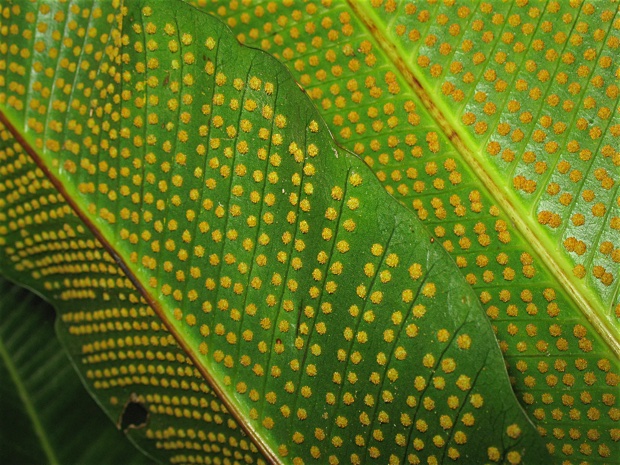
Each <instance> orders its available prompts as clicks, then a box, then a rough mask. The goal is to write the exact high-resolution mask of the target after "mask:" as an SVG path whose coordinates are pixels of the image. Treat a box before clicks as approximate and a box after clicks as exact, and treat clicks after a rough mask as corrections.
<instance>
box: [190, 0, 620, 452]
mask: <svg viewBox="0 0 620 465" xmlns="http://www.w3.org/2000/svg"><path fill="white" fill-rule="evenodd" d="M197 3H198V4H199V6H200V7H201V8H202V9H204V10H206V11H209V12H211V13H212V14H214V15H216V16H218V17H220V18H222V19H223V20H225V21H226V22H227V24H228V25H229V26H230V27H231V28H232V29H233V30H234V32H235V34H236V35H237V38H238V40H240V41H241V42H243V43H247V44H248V45H251V46H255V47H260V48H263V49H264V50H267V51H269V53H272V54H274V56H276V57H278V58H279V59H280V60H281V61H283V62H284V63H285V64H287V66H288V68H289V69H290V71H291V72H292V73H293V74H294V76H295V77H296V79H297V80H298V81H299V82H300V84H301V85H302V86H303V87H304V89H305V90H306V92H307V93H308V95H309V96H310V97H311V98H313V99H314V100H315V103H316V105H317V108H318V109H319V111H320V112H321V114H322V115H323V117H324V118H325V119H326V121H327V123H328V126H329V127H330V129H331V131H332V133H333V134H334V136H335V138H336V140H337V141H338V142H339V143H340V144H342V146H344V147H346V148H348V149H349V150H351V151H353V152H355V153H357V154H358V155H360V156H361V157H362V158H363V159H364V160H365V161H366V163H367V164H368V165H369V166H371V168H372V169H373V170H374V171H375V173H376V175H377V177H378V178H379V179H380V180H381V181H382V183H383V184H384V186H385V188H386V189H387V190H388V191H389V192H390V193H392V194H393V195H394V196H395V197H396V199H398V200H400V201H401V202H402V203H403V204H404V205H405V206H407V207H409V208H410V209H412V210H414V211H415V212H416V214H417V216H418V218H419V219H421V220H422V221H423V222H424V223H425V225H426V228H427V230H428V231H429V232H430V233H431V234H432V235H433V237H434V238H435V239H436V240H437V241H438V242H440V243H441V244H442V245H443V246H444V248H445V249H446V250H447V251H448V252H449V253H450V254H451V255H452V256H453V258H454V260H455V261H456V263H457V265H458V266H459V268H460V269H461V272H462V274H463V275H464V276H465V278H466V280H467V281H468V282H469V283H470V285H471V286H472V287H473V289H474V290H475V292H476V294H477V295H478V297H479V300H480V301H481V303H482V305H483V307H484V309H485V310H486V313H487V315H488V316H489V318H490V319H491V320H492V322H493V325H494V328H495V330H496V334H497V336H498V339H499V342H500V346H501V347H502V350H503V352H504V357H505V359H506V361H507V363H508V369H509V374H510V376H511V378H512V380H513V383H514V388H515V390H516V392H517V395H518V398H519V399H520V401H521V402H522V404H523V406H524V407H525V408H526V409H527V411H528V412H529V414H530V417H531V418H532V419H533V421H535V422H536V424H537V425H538V427H539V429H540V431H541V433H542V434H543V435H544V437H545V442H546V443H547V447H548V449H549V450H550V451H552V452H553V453H554V455H555V456H556V457H557V460H558V461H560V462H562V461H567V462H571V463H579V462H580V461H582V460H583V461H586V462H595V461H602V462H608V461H610V460H617V459H615V456H616V455H617V453H616V451H617V450H618V447H619V446H618V441H619V440H620V430H619V429H618V427H617V422H618V420H619V419H620V416H619V415H620V411H619V408H618V401H619V400H618V399H619V396H618V381H619V378H618V373H619V363H618V354H619V353H620V351H619V346H620V343H619V341H620V337H619V334H618V308H620V307H618V303H619V302H618V299H619V298H620V296H619V293H618V288H619V284H618V283H619V279H618V272H619V266H618V260H619V257H620V255H618V250H620V235H619V233H618V229H617V228H618V208H619V204H618V202H619V197H618V183H619V177H620V174H619V169H618V163H619V161H618V160H619V159H618V147H619V143H618V135H619V133H618V61H617V56H618V51H617V49H618V44H619V39H618V36H619V27H620V22H619V20H618V11H617V8H618V7H617V4H615V3H613V2H592V3H589V2H519V1H516V2H405V1H403V2H394V1H369V2H355V1H351V2H336V1H334V2H322V4H321V5H319V4H318V3H313V4H310V3H303V2H293V1H292V2H282V3H278V2H267V1H265V2H261V1H256V2H252V4H251V5H246V4H245V3H244V2H225V3H222V2H218V3H216V4H215V3H212V2H207V1H200V2H197ZM328 6H329V7H328ZM612 457H613V459H612Z"/></svg>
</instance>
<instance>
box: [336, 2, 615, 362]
mask: <svg viewBox="0 0 620 465" xmlns="http://www.w3.org/2000/svg"><path fill="white" fill-rule="evenodd" d="M347 3H348V5H349V7H350V8H351V11H352V13H353V14H354V15H355V16H357V18H358V19H359V20H360V22H361V24H362V25H363V26H364V27H365V28H366V29H367V31H368V33H369V34H370V35H371V36H372V37H373V38H374V40H375V42H376V44H377V45H378V47H379V48H380V49H381V51H382V52H383V53H385V55H386V56H387V57H388V58H389V59H390V60H391V62H392V63H393V64H394V68H395V71H397V72H398V74H399V75H400V76H401V77H402V79H404V81H405V82H406V83H407V85H408V86H409V88H410V89H411V91H412V92H413V93H414V94H415V95H416V96H417V97H418V98H419V99H420V101H421V102H422V104H423V105H424V107H425V108H426V110H427V111H428V112H429V113H430V115H431V116H432V118H433V120H434V121H435V122H436V123H437V125H438V127H439V129H440V130H441V131H442V132H443V134H444V135H445V136H446V137H447V138H448V139H449V140H450V142H451V143H452V145H453V147H454V149H455V150H456V151H457V152H458V153H459V155H461V157H462V159H463V161H464V162H465V163H466V164H467V165H468V166H469V167H470V168H471V170H472V172H473V173H474V175H475V176H476V177H477V178H478V180H479V181H480V182H481V183H482V184H483V185H484V186H485V188H486V189H487V190H488V191H489V193H490V194H491V196H492V197H493V199H494V200H495V201H496V202H497V203H498V204H499V205H500V207H501V208H502V210H503V211H504V212H505V213H506V215H507V216H508V217H509V218H510V220H511V221H512V223H513V224H514V225H515V227H516V228H517V230H518V231H519V233H521V234H522V235H523V236H524V237H526V238H528V241H529V243H530V244H531V246H532V248H533V251H534V253H535V254H536V255H537V256H538V258H539V259H540V260H541V261H542V262H543V263H544V264H545V266H546V267H547V268H548V270H549V272H550V273H551V275H552V276H553V277H555V279H556V280H557V281H558V282H559V284H560V286H561V287H562V288H563V289H564V291H565V292H566V294H567V295H568V296H569V297H570V299H571V300H572V301H573V302H574V303H575V305H576V306H577V307H578V308H579V310H580V311H581V312H582V313H583V314H584V316H585V317H586V318H587V319H588V321H589V322H590V323H591V324H592V325H593V326H594V328H595V329H596V331H597V332H598V334H599V335H600V336H601V338H602V339H603V340H604V341H605V342H606V343H607V345H608V346H609V347H610V349H611V350H612V351H613V352H614V353H615V354H616V355H618V356H620V339H619V338H618V336H617V333H616V331H615V330H614V328H613V327H612V326H611V323H610V322H609V320H608V319H607V318H605V317H604V316H602V315H600V312H599V311H598V310H597V307H599V308H602V306H603V304H602V302H601V300H600V298H599V296H597V295H595V294H594V293H592V292H590V291H589V290H588V289H587V286H586V285H585V284H584V282H583V281H581V280H577V278H575V277H573V276H572V275H571V274H570V273H569V272H567V270H570V269H571V266H570V264H569V262H568V260H567V259H566V258H565V257H563V256H559V254H560V253H559V252H558V254H556V255H557V256H555V257H554V256H552V255H551V253H550V252H549V251H550V250H553V247H552V244H551V241H550V239H549V238H548V237H547V236H546V235H545V234H544V233H543V232H542V231H540V228H539V227H538V225H537V224H535V223H534V222H533V220H532V219H531V216H530V215H529V213H528V212H527V211H525V209H523V208H519V204H520V201H519V199H518V197H517V196H516V195H515V193H514V192H513V191H511V190H510V189H509V188H508V187H506V186H505V185H501V184H498V183H496V182H495V181H494V177H495V179H498V178H501V177H500V174H499V173H498V172H497V171H496V170H495V169H494V168H492V167H490V169H489V168H487V167H485V166H484V164H483V163H481V162H482V161H483V158H482V156H481V153H480V150H479V149H478V148H477V144H476V143H475V142H474V141H473V139H472V138H471V137H470V135H469V134H468V133H467V132H466V131H464V130H463V128H462V126H461V125H460V124H458V121H456V120H455V119H454V118H453V117H450V116H449V115H450V113H449V112H447V111H445V108H444V107H445V105H444V104H443V103H442V102H441V101H438V100H436V99H434V98H433V97H432V93H431V92H429V91H428V89H429V88H430V86H429V85H428V83H427V82H426V79H425V78H424V76H422V75H419V74H416V71H415V68H414V67H412V66H410V65H409V64H408V63H407V61H406V60H405V59H404V58H403V56H404V54H403V53H402V50H401V47H399V46H398V45H397V44H394V43H393V42H391V41H390V40H389V39H388V38H387V37H386V36H385V35H382V34H381V31H380V30H379V28H378V27H377V26H376V25H375V23H374V22H373V19H372V16H371V14H369V13H368V12H367V11H365V8H366V7H367V4H366V3H358V2H356V1H355V0H347ZM593 303H595V304H596V305H593Z"/></svg>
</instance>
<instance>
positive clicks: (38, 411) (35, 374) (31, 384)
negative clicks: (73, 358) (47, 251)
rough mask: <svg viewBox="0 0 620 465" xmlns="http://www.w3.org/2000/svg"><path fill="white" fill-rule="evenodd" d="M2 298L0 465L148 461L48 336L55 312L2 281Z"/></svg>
mask: <svg viewBox="0 0 620 465" xmlns="http://www.w3.org/2000/svg"><path fill="white" fill-rule="evenodd" d="M0 295H2V300H0V378H1V379H2V384H0V414H1V415H2V435H1V436H0V461H1V462H2V463H7V464H35V463H36V464H43V463H49V464H61V463H73V464H78V463H79V464H95V463H96V464H100V465H105V464H118V463H126V464H148V463H153V462H151V461H150V460H148V459H147V458H146V457H145V456H144V455H143V454H142V453H140V452H139V451H137V450H136V449H135V448H134V447H133V446H132V445H131V444H130V443H129V442H128V441H127V439H126V438H124V437H123V435H122V433H121V432H119V431H117V430H116V429H115V428H114V427H113V426H112V425H111V424H110V423H109V421H108V420H107V418H106V417H105V415H104V414H103V412H102V411H101V409H100V408H99V406H98V405H96V404H95V402H93V400H92V399H91V398H90V397H89V396H88V394H86V392H85V391H84V387H83V386H82V383H81V382H80V380H79V378H78V377H77V375H76V373H75V371H74V370H73V367H72V366H70V364H69V363H68V360H67V358H66V356H65V354H64V351H63V350H62V347H61V346H60V344H59V343H58V339H57V338H56V337H55V335H54V328H53V322H54V310H53V308H52V307H51V306H50V305H49V304H47V303H45V302H44V301H42V300H41V299H40V298H38V297H36V296H35V295H34V294H32V293H31V292H28V291H26V290H24V289H20V288H19V287H17V286H16V285H14V284H11V283H10V282H9V281H7V280H5V279H3V278H0ZM86 444H87V445H88V446H87V447H85V445H86Z"/></svg>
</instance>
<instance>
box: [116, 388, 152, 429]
mask: <svg viewBox="0 0 620 465" xmlns="http://www.w3.org/2000/svg"><path fill="white" fill-rule="evenodd" d="M148 419H149V412H148V410H147V409H146V407H145V406H144V405H142V404H141V403H140V402H139V401H138V398H137V396H136V395H135V394H131V396H130V397H129V400H128V401H127V403H126V404H125V408H124V409H123V413H121V416H120V418H119V420H118V424H119V427H120V429H122V430H123V431H126V430H128V429H130V428H133V429H138V428H142V427H144V426H145V425H146V422H147V420H148Z"/></svg>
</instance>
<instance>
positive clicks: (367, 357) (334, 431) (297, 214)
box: [0, 1, 548, 463]
mask: <svg viewBox="0 0 620 465" xmlns="http://www.w3.org/2000/svg"><path fill="white" fill-rule="evenodd" d="M2 14H3V16H2V17H3V23H2V25H1V26H0V33H2V37H3V39H2V40H3V42H2V44H0V53H1V54H2V55H1V58H0V69H1V70H2V74H1V75H0V77H1V79H0V110H1V112H0V120H1V121H2V126H3V127H2V130H1V132H0V139H1V140H2V141H3V142H2V150H1V151H0V160H1V161H2V165H1V168H0V176H2V177H1V179H0V182H1V184H0V186H1V187H0V191H1V192H2V193H3V196H2V203H1V204H0V206H1V208H2V210H1V216H0V246H1V251H0V253H1V257H2V259H1V260H0V263H1V264H2V271H3V273H6V274H7V275H9V276H11V277H14V278H15V279H19V280H20V281H21V282H23V283H25V284H27V285H29V286H31V287H32V288H34V289H37V290H38V291H39V292H41V293H43V294H44V295H46V296H47V297H48V298H49V299H50V300H51V301H53V303H54V305H55V306H56V308H57V310H58V312H59V315H60V321H61V322H62V323H61V324H59V335H60V337H61V339H62V340H63V342H64V343H65V344H66V346H67V347H68V349H69V352H70V354H71V356H72V357H73V358H74V359H75V360H78V361H79V362H80V364H81V368H80V369H81V371H82V373H83V375H84V378H85V380H86V383H87V384H88V386H89V389H90V390H91V392H92V393H94V394H95V395H96V396H98V398H99V399H100V401H101V403H102V404H103V405H104V406H105V408H106V410H107V411H108V413H109V415H110V416H111V417H112V418H118V419H120V421H119V422H120V423H121V424H126V423H127V422H126V421H123V417H124V416H125V415H124V414H126V410H127V409H126V406H127V405H131V404H139V405H141V406H143V407H144V408H145V409H146V410H147V411H148V416H147V418H146V422H145V424H144V425H142V423H141V422H140V424H138V425H136V428H132V429H130V430H129V431H128V433H129V434H130V435H131V437H132V438H133V440H134V441H136V442H137V443H138V444H140V446H141V447H142V448H144V449H145V450H147V451H150V452H152V453H153V455H157V456H158V457H159V458H161V459H162V460H167V461H170V462H172V463H178V462H183V463H186V462H188V463H212V462H219V461H238V462H241V461H244V462H246V463H264V461H265V460H268V461H272V462H287V463H302V462H304V463H305V462H315V461H316V462H317V463H321V462H330V463H345V462H352V463H361V462H362V461H370V460H371V459H378V460H380V461H384V462H385V461H387V462H389V463H397V462H399V461H405V460H406V461H409V462H410V463H421V462H427V463H439V462H442V461H444V460H445V461H453V460H457V459H459V458H460V459H462V460H463V461H466V462H468V463H483V462H486V461H488V460H491V461H502V462H509V463H522V462H531V461H539V460H540V461H541V462H542V463H545V462H547V460H548V457H547V453H546V451H545V448H544V445H543V442H542V440H541V439H540V438H539V436H538V434H537V432H536V430H535V428H534V427H533V425H532V424H531V423H530V421H529V419H528V418H527V417H526V416H525V414H524V412H523V410H522V409H521V408H520V406H519V404H518V402H517V400H516V399H515V397H514V394H513V392H512V390H511V387H510V384H509V380H508V377H507V375H506V372H505V367H504V363H503V360H502V357H501V353H500V350H499V348H498V346H497V342H496V339H495V338H494V335H493V331H492V328H491V325H490V324H489V323H488V321H487V319H486V317H485V316H484V313H483V310H482V308H481V306H480V304H479V303H478V302H476V297H475V294H474V292H473V291H472V289H471V287H470V286H469V285H468V284H467V282H466V280H465V279H464V278H463V277H462V276H460V274H459V273H458V270H457V268H456V266H455V264H454V262H453V261H452V260H451V259H450V257H449V255H448V254H447V253H446V252H445V251H444V250H443V249H442V247H441V246H440V245H439V244H438V243H437V241H436V240H435V239H433V238H432V237H431V236H430V235H429V234H428V232H427V231H426V230H425V229H424V226H423V225H422V224H421V223H420V222H419V221H418V220H416V219H415V218H414V215H413V214H412V213H411V212H410V211H408V210H407V209H405V208H403V207H402V206H400V205H398V203H397V202H396V201H394V199H392V198H391V197H390V196H389V195H388V194H387V193H386V192H385V191H384V189H382V187H381V185H380V183H379V181H378V180H377V179H376V178H375V176H374V175H373V174H372V172H371V171H370V170H369V169H368V167H367V166H365V165H364V164H363V162H362V161H361V160H360V159H358V158H357V157H356V156H354V155H353V154H351V153H349V152H347V151H345V150H343V149H340V148H338V147H337V146H336V145H335V144H334V141H333V139H332V137H331V134H330V132H329V130H328V127H327V126H326V125H325V123H324V122H323V120H322V119H321V118H320V116H319V115H318V113H317V111H316V109H315V108H314V107H313V106H312V105H311V103H310V102H309V100H308V99H307V97H306V96H305V95H304V94H303V93H302V92H301V91H300V90H299V87H298V85H297V83H296V82H295V81H294V80H293V79H292V77H291V75H290V74H289V73H288V72H287V71H286V70H285V69H284V67H283V66H282V65H280V64H279V63H278V62H277V61H276V60H275V59H273V58H271V57H270V56H268V55H267V54H265V53H263V52H260V51H256V50H252V49H249V48H244V47H241V46H240V45H239V44H238V43H237V42H236V41H235V40H234V38H233V36H232V35H231V34H230V32H229V31H228V30H227V29H226V28H225V26H224V25H223V24H222V23H220V22H218V21H217V20H215V19H213V18H211V17H209V16H208V15H206V14H203V13H201V12H199V11H198V10H195V9H193V8H191V7H189V6H187V5H185V4H183V3H182V2H166V3H163V2H157V1H133V2H131V1H128V2H127V3H126V4H124V5H120V4H118V2H107V1H106V2H101V3H98V2H94V3H87V2H75V3H68V4H61V3H58V4H56V3H53V4H49V5H48V4H46V3H44V2H41V3H40V4H37V3H31V4H21V3H20V4H12V2H7V3H5V5H4V6H3V10H2ZM245 435H248V436H249V438H250V439H251V440H252V441H253V443H251V442H249V440H248V438H247V437H246V436H245ZM259 451H260V453H259ZM261 454H263V456H262V457H261Z"/></svg>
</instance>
